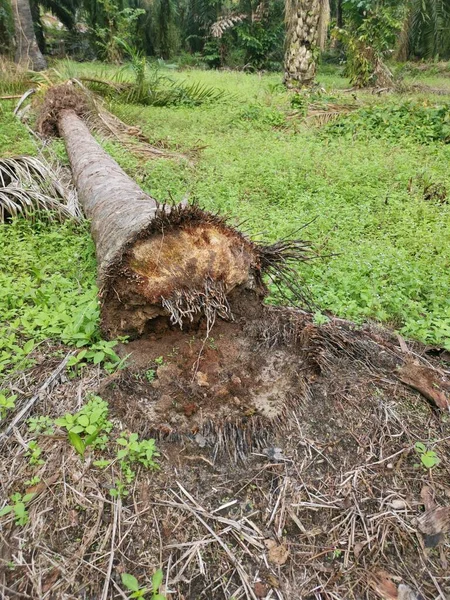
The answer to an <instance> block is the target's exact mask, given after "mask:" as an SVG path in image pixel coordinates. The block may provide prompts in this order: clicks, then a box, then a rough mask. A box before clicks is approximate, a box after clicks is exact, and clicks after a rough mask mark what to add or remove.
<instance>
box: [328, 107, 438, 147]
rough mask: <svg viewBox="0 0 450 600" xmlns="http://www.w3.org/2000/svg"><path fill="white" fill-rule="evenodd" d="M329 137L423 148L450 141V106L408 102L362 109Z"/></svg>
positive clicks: (333, 126) (342, 121)
mask: <svg viewBox="0 0 450 600" xmlns="http://www.w3.org/2000/svg"><path fill="white" fill-rule="evenodd" d="M324 134H325V135H338V136H345V137H348V138H358V139H370V138H371V137H377V138H385V139H389V140H393V141H396V140H404V139H405V138H406V139H409V140H411V141H414V142H417V143H419V144H427V143H430V142H435V141H439V142H445V143H448V142H449V141H450V103H449V102H440V103H435V102H430V101H418V100H407V101H402V102H398V103H397V102H396V103H389V104H388V103H385V104H383V105H381V106H380V105H374V106H367V107H364V108H360V109H359V110H357V111H355V112H353V113H350V114H348V115H345V116H342V117H341V118H339V119H338V120H336V121H334V122H332V123H330V124H329V125H328V126H327V127H326V128H325V130H324Z"/></svg>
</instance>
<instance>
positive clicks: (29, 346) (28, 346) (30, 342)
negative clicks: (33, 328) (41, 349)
mask: <svg viewBox="0 0 450 600" xmlns="http://www.w3.org/2000/svg"><path fill="white" fill-rule="evenodd" d="M33 348H34V340H28V342H27V343H26V344H25V345H24V347H23V351H24V353H25V354H29V353H30V352H31V351H32V350H33Z"/></svg>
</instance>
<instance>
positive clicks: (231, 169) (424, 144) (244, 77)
mask: <svg viewBox="0 0 450 600" xmlns="http://www.w3.org/2000/svg"><path fill="white" fill-rule="evenodd" d="M55 67H56V69H58V70H59V71H60V72H61V73H63V72H65V73H66V74H68V75H70V76H74V75H77V76H81V75H84V76H86V75H91V76H93V75H94V76H104V75H105V74H106V75H109V76H110V75H111V74H113V69H111V68H109V69H105V68H104V67H103V66H101V65H95V64H84V65H79V64H75V63H67V62H64V63H59V64H56V65H55ZM167 76H169V77H173V78H176V79H178V80H183V81H187V82H200V83H204V84H207V85H211V86H215V87H216V88H218V89H221V90H224V91H225V92H226V96H225V98H224V99H223V100H222V101H220V102H216V103H210V104H205V105H202V106H197V107H193V106H177V107H165V108H159V107H142V106H136V105H128V104H127V105H124V104H118V103H113V104H112V105H111V107H110V108H111V110H112V112H115V113H116V114H117V115H118V116H119V117H120V118H122V119H123V120H124V121H125V122H126V123H128V124H130V125H137V126H139V127H141V128H142V130H143V132H144V133H145V134H146V135H147V136H148V137H149V139H150V141H151V143H153V144H155V145H159V146H163V147H165V148H168V149H170V150H174V151H178V152H183V153H189V152H191V151H192V150H193V149H195V148H201V150H200V151H199V152H198V153H197V155H196V159H195V161H193V162H192V163H189V162H188V161H176V160H172V159H158V160H139V159H137V158H135V157H133V156H132V155H131V154H130V153H129V152H128V151H126V150H125V149H123V148H121V147H120V146H119V145H117V144H114V143H111V142H105V147H106V148H107V150H108V151H110V152H111V153H112V154H113V156H114V157H115V158H116V159H117V161H118V162H119V163H120V164H121V165H122V166H123V167H124V168H125V170H126V171H127V172H128V173H129V174H130V175H131V176H132V177H135V178H136V180H137V181H138V182H139V183H140V184H141V185H142V187H143V188H144V189H146V190H147V191H148V192H150V193H151V194H152V195H153V196H154V197H156V198H157V199H159V200H161V201H169V202H172V201H179V200H181V199H182V198H183V197H184V196H185V195H186V194H189V197H190V199H191V200H196V201H198V202H199V203H200V205H201V206H203V207H205V208H206V209H209V210H212V211H219V212H220V213H222V214H226V215H229V216H230V218H231V219H235V220H236V221H243V220H245V221H246V225H245V227H246V228H247V229H248V231H249V233H250V234H252V235H258V236H259V237H261V236H262V237H264V238H266V239H267V240H276V239H277V238H281V237H285V236H288V235H291V234H294V233H295V231H296V230H297V229H299V228H300V227H302V226H303V225H305V224H306V223H309V225H308V226H307V227H306V228H305V229H304V230H302V232H301V235H302V236H303V237H305V238H306V239H309V240H311V241H312V242H313V243H314V246H315V249H316V250H317V252H318V254H319V255H321V258H319V259H316V260H314V261H312V262H310V263H308V264H306V265H303V266H301V267H300V269H299V276H300V277H301V278H302V279H303V280H304V282H305V284H306V285H307V286H308V287H309V289H310V290H311V292H312V295H313V298H314V301H315V304H316V307H317V308H316V309H315V310H317V311H331V312H333V313H335V314H336V315H338V316H342V317H347V318H349V319H353V320H356V321H358V322H361V321H363V320H364V319H375V320H379V321H382V322H384V323H387V324H389V325H392V326H393V327H395V328H396V329H398V330H399V331H400V332H401V333H402V334H403V335H405V336H408V337H412V338H416V339H418V340H421V341H423V342H426V343H429V344H439V345H443V346H445V347H447V348H450V301H449V298H450V276H449V267H450V258H449V257H450V254H449V248H450V218H449V217H450V208H449V203H448V198H447V197H446V190H449V191H450V175H449V170H448V164H449V161H450V145H448V144H446V143H445V139H446V135H448V137H449V138H450V129H449V131H448V134H447V130H446V129H445V128H446V127H449V126H450V116H449V115H450V111H449V108H448V106H449V105H448V97H446V96H443V95H438V94H437V93H436V92H437V91H439V90H436V88H440V89H441V90H443V91H446V90H449V91H450V80H449V79H448V78H446V77H445V76H439V75H436V74H432V75H430V76H429V77H427V76H426V75H424V74H420V77H416V78H415V79H413V78H412V77H409V78H408V79H407V80H406V81H407V83H408V84H413V83H415V84H417V83H420V85H421V86H422V87H421V88H420V89H419V90H418V91H414V92H411V93H408V94H406V93H405V94H401V95H400V94H392V95H382V96H377V95H373V94H370V93H362V92H358V93H354V92H352V93H348V92H343V91H342V90H343V89H345V88H347V87H348V81H347V80H346V79H345V78H344V77H342V76H341V75H340V73H339V72H338V71H337V70H336V69H334V68H330V67H327V68H326V69H324V70H323V73H321V74H320V76H319V83H320V87H321V89H319V90H318V91H317V93H315V94H314V95H313V96H311V97H309V98H308V99H307V100H308V101H309V102H313V103H315V105H319V107H322V109H323V110H324V111H325V112H327V110H328V109H329V106H330V105H333V104H336V103H338V104H339V103H340V104H349V103H350V104H352V105H354V106H360V107H361V108H360V109H359V110H357V111H356V112H355V113H354V114H353V115H349V116H344V118H343V121H342V120H337V121H336V120H333V121H331V122H330V123H329V124H328V125H325V126H323V127H317V126H316V125H314V124H313V123H311V122H309V125H308V124H305V121H304V119H303V117H302V110H303V108H304V105H305V100H304V99H303V98H300V97H297V98H295V99H294V101H292V99H291V98H290V97H289V96H288V95H287V94H286V93H285V91H284V89H283V87H282V85H281V75H279V74H267V75H259V74H247V73H242V72H215V71H198V70H190V71H184V72H176V71H167ZM130 77H131V74H130ZM426 85H430V86H432V88H433V90H432V92H430V91H427V90H426V89H425V87H424V86H426ZM13 88H14V85H12V84H11V82H9V83H8V82H6V81H3V83H2V85H1V91H2V93H8V92H11V91H14V89H13ZM12 108H13V103H12V102H7V101H2V103H1V104H0V111H1V126H0V155H2V156H11V155H16V154H22V153H23V154H30V153H31V154H32V153H36V147H35V145H34V142H33V141H32V139H31V137H30V135H29V133H28V131H27V130H26V128H25V127H24V126H22V125H21V124H19V123H18V121H17V120H16V119H15V118H14V117H13V116H12ZM53 147H54V148H55V149H56V151H57V153H58V155H59V156H60V158H61V159H62V160H63V161H64V160H66V159H65V154H64V150H63V146H62V143H61V142H59V141H57V142H54V143H53ZM0 247H1V249H2V256H3V265H4V268H3V269H2V274H1V275H0V289H1V293H0V310H1V313H2V317H3V318H2V321H3V322H2V325H1V329H2V331H1V338H2V342H1V347H0V368H3V369H9V368H11V366H12V365H13V364H17V363H21V361H22V360H23V359H24V354H26V353H24V352H23V351H22V348H23V345H24V343H25V342H26V341H28V340H30V339H32V340H34V342H36V343H37V342H39V341H42V340H44V339H46V338H48V337H50V338H56V339H62V340H64V341H66V342H74V341H75V340H76V339H77V335H78V336H80V332H81V335H84V334H85V335H87V336H88V337H89V336H90V337H89V339H90V340H91V341H95V342H96V343H98V341H99V338H98V333H97V332H96V321H97V318H98V311H97V306H96V300H95V293H96V290H95V283H94V280H95V268H94V260H93V247H92V244H91V242H90V238H89V234H88V231H87V229H86V228H81V229H80V228H76V227H73V226H64V227H61V226H58V225H54V224H53V225H45V224H40V225H39V226H30V225H29V224H26V223H24V222H20V221H19V222H17V223H15V224H14V225H13V226H11V225H1V226H0ZM273 301H275V302H276V301H277V297H276V295H274V297H273ZM86 315H87V316H86ZM86 331H87V333H85V332H86ZM74 336H75V337H74ZM78 339H79V338H78Z"/></svg>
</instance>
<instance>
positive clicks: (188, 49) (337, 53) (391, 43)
mask: <svg viewBox="0 0 450 600" xmlns="http://www.w3.org/2000/svg"><path fill="white" fill-rule="evenodd" d="M30 4H31V11H32V16H33V20H34V24H35V29H36V35H37V39H38V43H39V45H40V47H41V49H42V51H43V52H45V53H48V54H52V55H54V56H60V57H61V56H64V55H66V54H68V55H69V56H71V57H73V58H76V59H78V60H92V59H94V58H98V59H102V60H107V61H112V62H120V61H121V60H122V59H123V58H124V56H126V55H127V51H126V47H125V46H124V44H131V45H134V46H135V47H136V48H138V49H139V50H141V51H143V52H144V53H145V54H146V55H147V56H154V57H158V58H163V59H172V58H173V57H174V56H178V57H179V56H180V55H182V58H183V62H184V63H185V64H186V65H187V66H204V67H210V68H217V67H223V66H226V67H230V68H245V69H248V70H258V69H265V70H270V71H274V70H277V69H280V68H281V66H282V63H283V54H284V37H285V35H284V33H285V32H284V29H285V2H284V0H266V1H264V2H253V3H252V2H247V1H244V0H234V1H230V0H156V1H155V2H149V1H148V0H61V1H60V2H55V1H54V0H31V2H30ZM329 8H330V25H329V27H328V34H329V35H328V37H330V35H331V37H334V38H337V39H339V40H340V43H338V44H336V42H334V43H333V44H331V45H330V44H328V51H329V52H328V59H330V58H331V59H332V60H334V61H336V62H337V61H341V60H342V59H343V58H344V53H343V50H344V49H345V57H346V59H347V67H348V70H349V74H350V75H351V76H352V78H353V79H355V80H359V81H360V82H364V80H365V82H366V83H367V78H368V77H369V76H370V72H371V70H372V67H373V65H372V64H371V62H372V59H373V57H372V58H371V57H370V56H369V54H370V53H371V52H372V51H373V52H374V53H375V54H376V55H377V56H378V57H380V58H382V57H384V56H388V57H390V56H391V55H392V52H393V51H394V50H395V54H396V57H397V58H398V59H399V60H403V61H404V60H406V59H436V58H441V59H442V58H444V59H446V58H448V57H449V56H450V36H449V29H448V20H449V18H450V2H449V0H401V1H398V0H330V1H329ZM326 12H327V13H328V11H326ZM48 15H50V16H48ZM52 15H53V16H52ZM54 17H56V19H57V21H55V18H54ZM57 23H60V24H61V25H62V26H63V27H62V28H61V27H58V26H57ZM12 32H13V21H12V16H11V9H10V0H0V53H2V52H8V51H11V50H12V48H13V44H12ZM367 48H370V50H371V52H369V54H367V52H366V49H367ZM355 68H356V70H359V73H356V72H355Z"/></svg>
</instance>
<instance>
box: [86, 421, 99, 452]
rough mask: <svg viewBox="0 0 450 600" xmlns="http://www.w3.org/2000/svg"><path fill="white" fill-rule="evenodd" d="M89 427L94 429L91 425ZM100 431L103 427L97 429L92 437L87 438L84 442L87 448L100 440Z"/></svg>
mask: <svg viewBox="0 0 450 600" xmlns="http://www.w3.org/2000/svg"><path fill="white" fill-rule="evenodd" d="M89 427H92V425H90V426H89ZM100 431H101V427H99V428H98V429H96V430H95V431H94V432H93V433H91V435H88V436H87V438H86V439H85V440H84V444H85V446H86V447H87V446H89V445H90V444H92V442H95V440H96V439H97V438H98V434H99V433H100Z"/></svg>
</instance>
